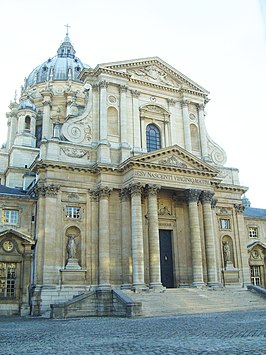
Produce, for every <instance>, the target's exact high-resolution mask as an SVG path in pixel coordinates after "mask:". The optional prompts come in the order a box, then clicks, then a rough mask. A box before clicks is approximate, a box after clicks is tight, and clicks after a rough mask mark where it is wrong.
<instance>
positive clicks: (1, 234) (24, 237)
mask: <svg viewBox="0 0 266 355" xmlns="http://www.w3.org/2000/svg"><path fill="white" fill-rule="evenodd" d="M9 236H16V237H18V238H19V239H21V240H22V241H23V242H24V243H26V244H32V245H34V244H35V241H34V240H33V239H32V238H31V237H29V236H28V235H26V234H24V233H21V232H19V231H17V230H15V229H7V230H5V231H3V232H0V238H1V237H9Z"/></svg>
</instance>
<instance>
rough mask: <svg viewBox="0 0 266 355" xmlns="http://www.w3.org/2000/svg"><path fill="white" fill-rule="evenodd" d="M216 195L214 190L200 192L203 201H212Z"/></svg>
mask: <svg viewBox="0 0 266 355" xmlns="http://www.w3.org/2000/svg"><path fill="white" fill-rule="evenodd" d="M213 196H214V192H212V191H208V190H204V191H202V192H201V194H200V199H201V202H202V203H211V202H212V199H213Z"/></svg>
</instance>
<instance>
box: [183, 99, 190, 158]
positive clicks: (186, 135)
mask: <svg viewBox="0 0 266 355" xmlns="http://www.w3.org/2000/svg"><path fill="white" fill-rule="evenodd" d="M181 104H182V113H183V125H184V138H185V149H186V150H187V151H188V152H191V151H192V146H191V135H190V126H189V112H188V104H189V101H188V100H183V101H182V102H181Z"/></svg>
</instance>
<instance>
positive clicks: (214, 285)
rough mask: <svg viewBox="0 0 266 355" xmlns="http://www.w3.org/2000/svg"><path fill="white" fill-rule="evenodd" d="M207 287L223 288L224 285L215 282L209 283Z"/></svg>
mask: <svg viewBox="0 0 266 355" xmlns="http://www.w3.org/2000/svg"><path fill="white" fill-rule="evenodd" d="M207 286H209V287H223V285H222V284H221V283H220V282H217V281H216V282H215V281H213V282H211V281H210V282H208V283H207Z"/></svg>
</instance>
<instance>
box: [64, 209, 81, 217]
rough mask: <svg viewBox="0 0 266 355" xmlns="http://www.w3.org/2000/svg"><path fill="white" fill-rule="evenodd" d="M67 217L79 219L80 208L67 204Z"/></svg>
mask: <svg viewBox="0 0 266 355" xmlns="http://www.w3.org/2000/svg"><path fill="white" fill-rule="evenodd" d="M66 217H67V218H73V219H79V218H80V208H79V207H72V206H67V207H66Z"/></svg>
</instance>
